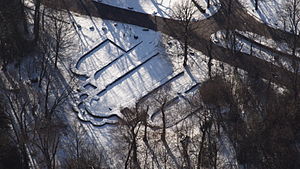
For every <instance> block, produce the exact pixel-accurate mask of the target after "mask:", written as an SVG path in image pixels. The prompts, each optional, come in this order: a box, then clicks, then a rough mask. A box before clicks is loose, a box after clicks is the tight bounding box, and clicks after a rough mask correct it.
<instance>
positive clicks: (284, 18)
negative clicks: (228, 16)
mask: <svg viewBox="0 0 300 169" xmlns="http://www.w3.org/2000/svg"><path fill="white" fill-rule="evenodd" d="M239 1H240V2H241V4H242V5H243V6H244V7H245V8H246V9H247V12H248V13H249V14H251V15H252V16H254V17H255V18H256V19H257V20H259V21H261V22H263V23H266V24H268V25H269V26H272V27H274V28H278V29H282V30H285V31H290V26H289V25H290V23H289V21H290V20H289V19H288V13H287V11H286V6H287V4H288V3H289V2H291V0H259V1H258V10H255V1H254V0H239ZM297 8H299V5H298V6H297Z"/></svg>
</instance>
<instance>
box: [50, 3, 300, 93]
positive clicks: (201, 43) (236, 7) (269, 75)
mask: <svg viewBox="0 0 300 169" xmlns="http://www.w3.org/2000/svg"><path fill="white" fill-rule="evenodd" d="M64 1H65V2H66V3H65V4H71V2H72V5H71V6H70V5H65V8H66V9H69V10H72V11H75V12H77V13H81V14H84V15H89V16H94V17H101V18H103V19H109V20H114V21H119V22H123V23H128V24H133V25H137V26H142V27H146V28H149V29H152V30H156V31H160V32H163V33H165V34H167V35H170V36H172V37H174V38H176V39H178V40H181V38H180V37H181V35H182V32H183V27H182V26H181V25H182V24H180V21H177V20H172V19H167V18H162V17H159V16H153V15H149V14H144V13H140V12H135V11H132V10H126V9H122V8H118V7H114V6H110V5H106V4H102V3H98V2H94V1H92V0H73V1H71V0H64ZM67 1H71V2H70V3H67ZM220 2H221V8H220V9H219V11H218V12H217V13H216V14H215V15H213V16H211V17H210V18H208V19H205V20H200V21H197V22H194V23H193V26H194V27H195V28H196V29H195V30H194V31H193V32H192V35H191V42H190V44H189V45H190V46H191V47H193V48H195V49H197V50H199V51H201V52H202V53H203V54H205V55H206V56H210V57H212V58H214V59H216V60H219V61H221V62H224V63H227V64H229V65H231V66H234V67H237V68H240V69H243V70H245V71H246V72H248V73H249V74H250V75H253V76H258V77H261V78H264V79H268V80H269V79H270V80H272V81H273V82H275V83H277V84H279V85H283V86H286V87H288V88H292V87H294V86H293V85H292V84H294V83H293V80H292V79H293V78H291V77H293V73H292V72H289V71H287V70H286V69H283V68H281V67H278V66H275V65H273V64H272V63H269V62H267V61H265V60H262V59H259V58H257V57H255V56H251V55H248V54H245V53H241V52H236V53H235V54H234V55H232V52H231V51H230V49H227V48H224V47H221V46H218V45H216V44H214V43H212V42H211V39H210V38H211V35H212V34H214V33H216V32H217V31H219V30H226V29H228V30H241V31H249V32H253V33H256V34H258V35H262V36H265V37H267V38H271V39H274V40H275V41H282V40H283V39H291V37H292V35H291V34H290V33H288V32H284V31H282V30H278V29H275V28H272V27H270V26H268V25H266V24H264V23H261V22H259V21H258V20H256V19H255V18H253V17H252V16H251V15H250V14H248V13H247V12H246V9H244V7H243V6H242V5H241V4H240V3H239V2H238V0H220ZM48 5H50V6H51V4H48ZM295 60H299V59H295ZM298 86H299V83H298Z"/></svg>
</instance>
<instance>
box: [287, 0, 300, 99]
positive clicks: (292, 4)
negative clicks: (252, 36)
mask: <svg viewBox="0 0 300 169" xmlns="http://www.w3.org/2000/svg"><path fill="white" fill-rule="evenodd" d="M283 17H284V19H285V20H287V21H288V22H287V24H288V27H289V29H290V31H291V33H292V34H293V36H292V39H288V40H287V41H288V44H291V48H292V55H293V56H294V57H297V54H296V51H297V48H299V46H298V43H299V37H298V36H299V23H300V0H287V1H285V4H284V13H283ZM292 67H293V71H294V77H292V82H293V91H294V99H295V100H296V99H297V98H298V93H299V92H298V90H299V89H298V71H299V63H298V61H296V60H292Z"/></svg>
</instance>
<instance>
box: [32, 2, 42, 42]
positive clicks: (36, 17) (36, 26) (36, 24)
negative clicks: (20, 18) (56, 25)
mask: <svg viewBox="0 0 300 169" xmlns="http://www.w3.org/2000/svg"><path fill="white" fill-rule="evenodd" d="M40 8H41V0H35V10H34V28H33V33H34V43H35V44H37V41H38V40H39V34H40Z"/></svg>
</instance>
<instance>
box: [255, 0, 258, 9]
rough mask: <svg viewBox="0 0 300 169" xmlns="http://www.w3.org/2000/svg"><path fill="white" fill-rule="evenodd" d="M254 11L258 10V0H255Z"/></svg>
mask: <svg viewBox="0 0 300 169" xmlns="http://www.w3.org/2000/svg"><path fill="white" fill-rule="evenodd" d="M255 10H256V11H257V10H258V0H255Z"/></svg>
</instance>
